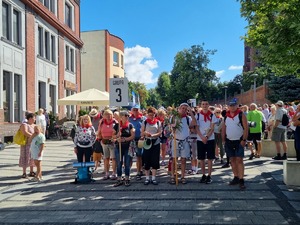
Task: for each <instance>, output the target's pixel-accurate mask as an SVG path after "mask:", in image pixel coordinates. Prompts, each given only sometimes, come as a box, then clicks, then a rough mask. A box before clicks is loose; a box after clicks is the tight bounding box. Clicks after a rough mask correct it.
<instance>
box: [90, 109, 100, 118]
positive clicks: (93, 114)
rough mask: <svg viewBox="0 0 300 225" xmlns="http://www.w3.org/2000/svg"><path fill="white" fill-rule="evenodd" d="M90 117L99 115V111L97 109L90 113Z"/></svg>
mask: <svg viewBox="0 0 300 225" xmlns="http://www.w3.org/2000/svg"><path fill="white" fill-rule="evenodd" d="M89 115H90V117H95V116H97V115H98V110H97V109H92V110H91V111H90V113H89Z"/></svg>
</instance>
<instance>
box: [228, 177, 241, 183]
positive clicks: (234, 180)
mask: <svg viewBox="0 0 300 225" xmlns="http://www.w3.org/2000/svg"><path fill="white" fill-rule="evenodd" d="M239 182H240V179H239V178H238V177H234V178H233V180H232V181H230V182H229V185H237V184H239Z"/></svg>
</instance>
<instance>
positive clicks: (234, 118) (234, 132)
mask: <svg viewBox="0 0 300 225" xmlns="http://www.w3.org/2000/svg"><path fill="white" fill-rule="evenodd" d="M247 137H248V122H247V118H246V116H245V115H244V113H242V112H241V111H240V110H239V109H238V108H237V102H236V100H232V101H230V102H229V110H228V111H227V113H226V116H225V118H224V123H223V127H222V141H223V144H225V151H226V154H227V156H228V157H229V158H230V162H231V168H232V172H233V175H234V178H233V180H232V181H230V183H229V185H237V184H239V186H240V189H241V190H244V189H245V188H246V186H245V183H244V170H245V168H244V161H243V158H244V147H245V144H246V138H247Z"/></svg>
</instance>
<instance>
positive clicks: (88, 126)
mask: <svg viewBox="0 0 300 225" xmlns="http://www.w3.org/2000/svg"><path fill="white" fill-rule="evenodd" d="M91 126H92V124H87V125H82V126H81V127H82V128H86V129H88V128H90V127H91Z"/></svg>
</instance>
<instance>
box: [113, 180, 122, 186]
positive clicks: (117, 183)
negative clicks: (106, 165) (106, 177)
mask: <svg viewBox="0 0 300 225" xmlns="http://www.w3.org/2000/svg"><path fill="white" fill-rule="evenodd" d="M121 185H123V181H122V180H117V182H116V183H115V184H114V187H119V186H121Z"/></svg>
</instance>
